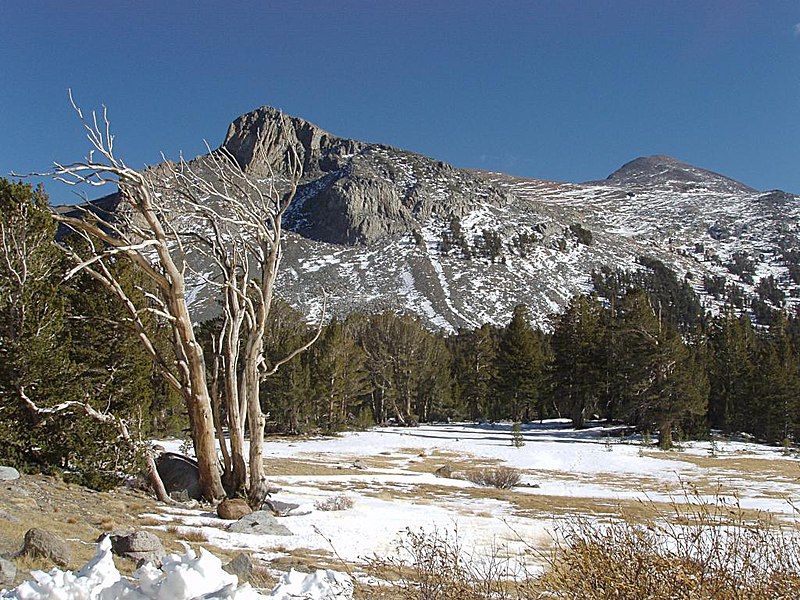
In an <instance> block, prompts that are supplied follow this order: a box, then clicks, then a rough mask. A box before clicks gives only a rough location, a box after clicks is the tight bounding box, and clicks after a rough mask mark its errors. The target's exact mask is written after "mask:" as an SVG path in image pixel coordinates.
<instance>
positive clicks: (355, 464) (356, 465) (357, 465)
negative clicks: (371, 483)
mask: <svg viewBox="0 0 800 600" xmlns="http://www.w3.org/2000/svg"><path fill="white" fill-rule="evenodd" d="M353 468H354V469H361V470H362V471H363V470H365V469H366V468H367V464H366V463H365V462H364V461H363V460H354V461H353Z"/></svg>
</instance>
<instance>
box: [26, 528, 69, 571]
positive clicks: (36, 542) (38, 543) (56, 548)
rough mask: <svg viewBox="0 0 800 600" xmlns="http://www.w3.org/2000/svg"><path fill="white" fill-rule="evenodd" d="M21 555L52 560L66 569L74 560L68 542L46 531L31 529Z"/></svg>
mask: <svg viewBox="0 0 800 600" xmlns="http://www.w3.org/2000/svg"><path fill="white" fill-rule="evenodd" d="M19 553H20V555H22V556H38V557H41V558H46V559H49V560H52V561H53V562H54V563H55V564H56V565H58V566H59V567H66V566H67V565H68V564H69V563H70V561H71V560H72V553H71V552H70V550H69V546H68V545H67V542H66V541H64V540H63V539H62V538H60V537H58V536H57V535H56V534H54V533H51V532H49V531H46V530H44V529H36V528H34V529H29V530H28V532H27V533H26V534H25V541H24V543H23V546H22V550H20V552H19Z"/></svg>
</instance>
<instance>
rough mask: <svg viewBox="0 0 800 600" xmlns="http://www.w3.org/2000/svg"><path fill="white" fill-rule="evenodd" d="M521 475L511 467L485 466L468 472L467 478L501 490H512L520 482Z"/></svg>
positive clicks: (478, 483)
mask: <svg viewBox="0 0 800 600" xmlns="http://www.w3.org/2000/svg"><path fill="white" fill-rule="evenodd" d="M520 477H521V476H520V472H519V471H518V470H517V469H512V468H511V467H485V468H483V469H475V470H474V471H468V472H467V479H468V480H469V481H471V482H472V483H475V484H477V485H482V486H484V487H496V488H498V489H501V490H510V489H511V488H513V487H514V486H516V485H517V484H519V480H520Z"/></svg>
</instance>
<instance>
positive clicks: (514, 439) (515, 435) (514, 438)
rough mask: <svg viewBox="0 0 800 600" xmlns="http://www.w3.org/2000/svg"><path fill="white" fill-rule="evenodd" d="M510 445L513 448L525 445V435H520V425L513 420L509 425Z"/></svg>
mask: <svg viewBox="0 0 800 600" xmlns="http://www.w3.org/2000/svg"><path fill="white" fill-rule="evenodd" d="M511 445H512V446H514V447H515V448H522V447H523V446H524V445H525V437H524V436H523V435H522V425H521V424H520V423H519V422H515V423H514V424H513V425H512V426H511Z"/></svg>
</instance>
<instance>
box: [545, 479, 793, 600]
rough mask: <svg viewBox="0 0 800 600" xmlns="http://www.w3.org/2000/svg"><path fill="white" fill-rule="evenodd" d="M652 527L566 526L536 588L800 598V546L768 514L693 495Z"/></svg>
mask: <svg viewBox="0 0 800 600" xmlns="http://www.w3.org/2000/svg"><path fill="white" fill-rule="evenodd" d="M684 500H685V501H683V502H680V503H677V502H676V503H673V505H672V512H671V514H668V515H664V518H662V519H658V520H655V521H652V522H650V523H648V524H645V525H637V524H633V523H631V522H628V521H613V522H609V523H605V524H598V523H597V522H592V521H589V520H587V519H585V518H575V519H571V520H569V521H567V522H566V523H564V524H562V525H561V526H560V527H559V528H558V530H557V532H556V539H557V544H556V546H555V548H554V550H553V553H552V554H551V555H550V556H549V557H548V558H547V563H548V567H549V569H548V571H547V572H546V573H545V575H544V576H543V577H542V578H541V579H540V580H539V581H538V582H537V585H538V586H539V587H540V589H541V590H542V591H544V592H547V593H549V594H550V597H555V598H582V599H586V600H600V599H611V598H614V599H617V600H628V599H630V600H638V599H640V598H675V599H686V600H690V599H692V600H694V599H697V600H740V599H742V600H744V599H748V600H768V599H789V598H798V597H800V541H799V540H798V538H797V536H796V535H795V533H794V532H793V531H788V530H787V529H784V528H783V527H781V526H780V525H779V524H777V523H775V522H774V521H773V520H772V519H771V518H769V516H768V515H766V514H761V515H759V516H760V518H757V519H755V520H754V519H752V518H748V516H747V514H746V513H745V512H744V511H742V510H741V509H740V507H739V506H738V505H737V504H733V505H731V504H729V503H726V502H725V501H724V500H722V499H717V500H716V501H714V502H709V501H706V500H704V499H703V498H702V497H700V496H699V495H697V494H696V492H687V497H686V498H685V499H684Z"/></svg>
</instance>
